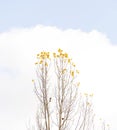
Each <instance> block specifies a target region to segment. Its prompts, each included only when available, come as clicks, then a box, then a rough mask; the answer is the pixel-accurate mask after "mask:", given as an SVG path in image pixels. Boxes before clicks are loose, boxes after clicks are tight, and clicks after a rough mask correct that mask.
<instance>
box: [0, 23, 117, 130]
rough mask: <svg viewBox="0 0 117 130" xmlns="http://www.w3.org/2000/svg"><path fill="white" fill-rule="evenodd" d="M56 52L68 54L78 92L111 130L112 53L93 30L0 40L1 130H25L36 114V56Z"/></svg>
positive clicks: (26, 33)
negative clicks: (89, 97) (77, 73)
mask: <svg viewBox="0 0 117 130" xmlns="http://www.w3.org/2000/svg"><path fill="white" fill-rule="evenodd" d="M59 47H60V48H62V49H63V50H64V51H66V52H68V53H69V55H70V56H71V57H72V58H73V61H74V62H75V63H76V65H77V67H78V69H79V70H80V77H79V79H80V82H81V89H82V91H88V92H94V95H95V96H94V105H95V106H94V108H95V111H96V113H97V114H98V115H100V116H102V118H103V117H104V118H106V119H105V120H107V121H109V123H111V124H112V127H113V128H115V125H116V123H115V119H116V118H117V111H116V110H117V104H116V102H115V99H116V86H117V82H116V77H117V61H116V56H117V47H116V46H113V45H112V44H111V42H110V40H109V39H108V38H107V37H106V35H105V34H103V33H100V32H98V31H96V30H92V31H91V32H83V31H82V30H79V29H76V30H73V29H67V30H61V29H58V28H56V27H49V26H43V25H37V26H35V27H32V28H22V29H17V28H16V29H12V30H10V31H9V32H4V33H1V34H0V59H1V60H0V81H1V82H0V104H1V107H0V115H2V116H1V117H0V121H1V122H4V123H3V124H2V125H0V129H4V130H7V129H17V130H20V129H22V130H24V129H26V128H25V124H26V121H27V120H28V118H30V117H31V115H34V113H35V109H36V108H35V107H36V103H35V97H34V93H33V85H32V83H31V79H32V78H34V76H35V69H34V63H35V61H36V58H35V57H36V54H37V53H38V52H40V51H42V50H47V51H56V49H57V48H59ZM6 124H8V125H6ZM14 124H16V125H14Z"/></svg>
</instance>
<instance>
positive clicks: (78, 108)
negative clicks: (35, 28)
mask: <svg viewBox="0 0 117 130" xmlns="http://www.w3.org/2000/svg"><path fill="white" fill-rule="evenodd" d="M35 64H36V75H37V80H36V81H34V80H33V83H34V90H35V94H36V96H37V99H38V110H37V113H36V124H37V125H36V128H35V129H36V130H52V129H53V130H55V129H57V130H68V129H72V130H95V122H94V118H95V114H94V111H93V105H92V96H93V94H81V93H80V92H79V89H78V88H79V85H80V83H79V81H78V74H79V71H78V70H77V69H76V66H75V64H74V63H73V62H72V60H71V59H70V58H69V56H68V54H67V53H65V52H63V50H61V49H58V52H57V53H53V57H52V58H51V59H50V53H49V52H45V51H43V52H41V53H39V54H37V62H36V63H35ZM50 75H51V76H50ZM107 128H108V129H109V127H107ZM102 130H107V129H105V125H104V124H103V126H102Z"/></svg>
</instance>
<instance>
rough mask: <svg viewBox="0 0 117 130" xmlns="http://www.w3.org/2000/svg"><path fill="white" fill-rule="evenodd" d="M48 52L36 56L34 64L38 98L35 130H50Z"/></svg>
mask: <svg viewBox="0 0 117 130" xmlns="http://www.w3.org/2000/svg"><path fill="white" fill-rule="evenodd" d="M49 57H50V55H49V52H41V53H40V54H37V59H38V61H37V62H36V63H35V64H36V66H37V68H36V75H37V80H38V83H37V84H36V83H35V81H33V82H34V87H35V89H34V90H35V94H36V96H37V98H38V101H39V102H38V103H39V107H38V112H37V114H36V121H37V129H38V130H50V107H49V89H50V85H49V76H48V75H49V64H50V58H49Z"/></svg>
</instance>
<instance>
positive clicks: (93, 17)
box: [0, 0, 117, 44]
mask: <svg viewBox="0 0 117 130" xmlns="http://www.w3.org/2000/svg"><path fill="white" fill-rule="evenodd" d="M116 7H117V1H116V0H59V1H56V0H19V1H18V0H3V1H0V32H3V31H6V30H9V29H11V28H12V27H19V28H21V27H22V28H23V27H32V26H35V25H37V24H43V25H48V26H56V27H59V28H61V29H67V28H72V29H81V30H83V31H86V32H89V31H91V30H93V29H96V30H98V31H100V32H103V33H105V34H106V35H107V36H108V38H110V40H111V41H112V43H113V44H117V38H116V34H117V26H116V23H117V18H116V15H117V8H116Z"/></svg>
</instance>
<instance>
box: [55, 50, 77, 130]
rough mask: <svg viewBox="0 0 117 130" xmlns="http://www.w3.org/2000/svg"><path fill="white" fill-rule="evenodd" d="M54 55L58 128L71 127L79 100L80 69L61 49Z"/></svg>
mask: <svg viewBox="0 0 117 130" xmlns="http://www.w3.org/2000/svg"><path fill="white" fill-rule="evenodd" d="M53 55H54V66H55V73H56V77H57V79H56V84H55V98H56V106H55V107H56V119H57V125H58V130H66V129H68V128H70V125H71V123H72V119H73V117H74V115H73V114H74V104H75V103H76V101H77V95H78V87H77V85H78V83H77V82H76V78H77V73H79V72H78V70H76V69H75V65H74V63H73V62H72V61H71V59H69V57H68V54H67V53H64V52H63V51H62V50H61V49H59V50H58V53H57V54H56V53H53Z"/></svg>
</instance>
